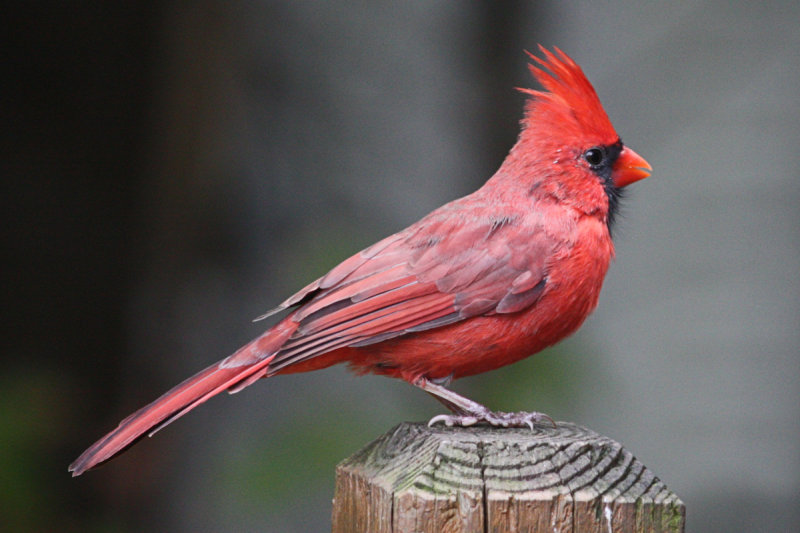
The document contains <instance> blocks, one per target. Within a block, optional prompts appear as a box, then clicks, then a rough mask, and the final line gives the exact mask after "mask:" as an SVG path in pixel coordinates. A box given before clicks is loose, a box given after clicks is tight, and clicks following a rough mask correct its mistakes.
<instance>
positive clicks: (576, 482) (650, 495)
mask: <svg viewBox="0 0 800 533" xmlns="http://www.w3.org/2000/svg"><path fill="white" fill-rule="evenodd" d="M684 514H685V509H684V505H683V502H681V500H680V499H679V498H678V497H677V496H676V495H675V494H674V493H672V492H671V491H670V490H669V489H667V487H666V485H665V484H664V483H663V482H662V481H661V480H660V479H659V478H657V477H656V476H655V475H654V474H653V473H652V472H650V471H649V470H648V469H647V468H646V467H645V466H644V465H643V464H642V463H641V462H639V461H638V460H637V459H636V458H635V457H634V456H633V455H632V454H631V453H630V452H629V451H627V450H626V449H625V448H623V447H622V445H621V444H619V443H618V442H616V441H613V440H611V439H609V438H607V437H604V436H602V435H599V434H597V433H595V432H593V431H591V430H589V429H586V428H584V427H581V426H578V425H575V424H572V423H570V422H558V427H556V428H553V427H545V426H541V427H540V426H537V428H536V430H535V431H531V430H530V429H527V428H523V429H498V428H492V427H486V426H476V427H472V428H466V429H465V428H448V427H442V426H435V427H428V426H427V425H425V424H421V423H403V424H400V425H399V426H397V427H395V428H394V429H392V430H391V431H389V432H388V433H386V434H385V435H383V436H382V437H380V438H378V439H376V440H375V441H373V442H372V443H370V444H368V445H367V446H366V447H365V448H363V449H362V450H361V451H359V452H357V453H356V454H354V455H353V456H351V457H350V458H348V459H346V460H345V461H343V462H342V463H340V464H339V466H338V467H337V480H336V497H335V503H334V511H333V531H334V532H339V531H341V532H344V531H348V532H352V531H381V532H393V533H396V532H401V531H403V532H405V531H414V532H417V531H419V532H423V531H437V532H439V531H493V532H494V531H497V532H500V531H556V532H559V531H603V532H616V531H637V532H638V531H652V532H657V531H676V532H677V531H683V522H684Z"/></svg>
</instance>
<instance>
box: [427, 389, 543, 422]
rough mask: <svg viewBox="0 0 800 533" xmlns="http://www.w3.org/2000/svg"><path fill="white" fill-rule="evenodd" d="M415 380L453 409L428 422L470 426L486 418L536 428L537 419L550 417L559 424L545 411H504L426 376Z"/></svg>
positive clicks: (538, 420)
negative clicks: (450, 412)
mask: <svg viewBox="0 0 800 533" xmlns="http://www.w3.org/2000/svg"><path fill="white" fill-rule="evenodd" d="M449 381H450V379H446V380H444V382H445V383H449ZM413 384H414V385H415V386H417V387H419V388H420V389H422V390H424V391H425V392H427V393H428V394H430V395H431V396H433V397H434V398H436V399H437V400H439V401H440V402H441V403H442V404H443V405H444V406H445V407H447V408H448V409H450V411H452V412H453V414H452V415H438V416H434V417H433V418H431V419H430V421H429V422H428V425H429V426H432V425H434V424H436V423H438V422H443V423H444V424H445V425H447V426H462V427H467V426H472V425H474V424H477V423H478V422H486V423H487V424H489V425H491V426H495V427H506V428H507V427H524V426H528V427H529V428H531V429H533V425H534V424H535V423H537V422H542V421H544V420H547V421H548V422H550V423H551V424H553V427H556V423H555V421H554V420H553V419H552V418H550V417H549V416H548V415H546V414H544V413H536V412H532V413H527V412H524V411H521V412H518V413H504V412H501V411H497V412H495V411H490V410H489V409H488V408H487V407H485V406H483V405H481V404H479V403H478V402H474V401H472V400H470V399H469V398H466V397H464V396H461V395H460V394H456V393H455V392H453V391H451V390H450V389H448V388H447V387H445V386H444V385H441V384H440V383H437V382H435V381H432V380H429V379H427V378H424V377H420V378H418V379H417V380H416V381H414V383H413Z"/></svg>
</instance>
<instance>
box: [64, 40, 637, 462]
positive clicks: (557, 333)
mask: <svg viewBox="0 0 800 533" xmlns="http://www.w3.org/2000/svg"><path fill="white" fill-rule="evenodd" d="M539 49H540V50H541V52H542V54H543V56H544V59H541V58H539V57H536V56H534V55H532V54H530V53H529V54H528V55H529V56H530V57H531V59H532V60H533V61H534V62H535V63H537V64H538V65H539V66H536V65H535V64H531V65H529V69H530V71H531V73H532V74H533V76H534V77H535V78H536V79H537V80H538V81H539V83H540V84H541V85H542V86H543V87H544V88H545V89H546V91H534V90H530V89H520V90H521V91H522V92H524V93H526V94H528V95H529V99H528V101H527V103H526V107H525V116H524V119H523V120H522V131H521V133H520V135H519V138H518V140H517V142H516V144H515V145H514V146H513V147H512V148H511V151H510V152H509V154H508V156H507V157H506V159H505V161H503V164H502V165H501V166H500V169H499V170H498V171H497V172H496V173H495V174H494V176H492V177H491V178H490V179H489V180H488V181H487V182H486V183H485V184H484V185H483V187H481V188H480V189H478V190H477V191H475V192H474V193H472V194H470V195H468V196H465V197H463V198H460V199H458V200H454V201H452V202H450V203H448V204H446V205H444V206H442V207H440V208H439V209H436V210H435V211H433V212H432V213H430V214H429V215H427V216H426V217H424V218H423V219H422V220H420V221H418V222H416V223H415V224H412V225H411V226H409V227H408V228H406V229H404V230H402V231H400V232H398V233H395V234H394V235H391V236H390V237H387V238H385V239H383V240H382V241H380V242H378V243H376V244H374V245H372V246H370V247H369V248H366V249H365V250H362V251H361V252H359V253H357V254H355V255H354V256H352V257H350V258H349V259H346V260H345V261H344V262H342V263H341V264H339V265H338V266H336V267H335V268H334V269H333V270H331V271H330V272H328V273H327V274H326V275H324V276H322V277H321V278H320V279H318V280H316V281H313V282H312V283H310V284H309V285H308V286H306V287H305V288H304V289H302V290H301V291H300V292H298V293H297V294H295V295H294V296H292V297H290V298H289V299H287V300H286V301H284V302H283V303H282V304H280V305H279V306H278V307H277V308H276V309H274V310H272V311H270V312H269V313H267V315H265V316H268V315H271V314H273V313H277V312H280V311H284V310H288V314H287V315H286V317H285V318H283V319H282V320H281V321H280V322H278V323H277V324H276V325H275V326H274V327H272V328H270V329H268V330H267V331H265V332H264V333H263V334H262V335H260V336H259V337H257V338H256V339H255V340H253V341H252V342H250V343H249V344H246V345H245V346H243V347H242V348H240V349H239V350H238V351H237V352H236V353H234V354H233V355H231V356H229V357H227V358H225V359H223V360H222V361H220V362H219V363H217V364H214V365H213V366H211V367H209V368H206V369H205V370H203V371H201V372H200V373H198V374H196V375H195V376H193V377H191V378H189V379H187V380H186V381H184V382H183V383H181V384H180V385H178V386H176V387H175V388H173V389H172V390H170V391H169V392H167V393H166V394H164V395H163V396H161V397H160V398H159V399H157V400H156V401H154V402H153V403H151V404H149V405H147V406H145V407H143V408H142V409H140V410H138V411H136V412H135V413H133V414H132V415H130V416H129V417H128V418H126V419H125V420H123V421H122V422H121V423H120V424H119V426H118V427H117V428H116V429H115V430H114V431H112V432H111V433H109V434H108V435H106V436H105V437H103V438H102V439H100V440H99V441H97V442H96V443H95V444H93V445H92V446H91V447H90V448H89V449H87V450H86V451H85V452H83V454H82V455H81V456H80V457H78V459H77V460H76V461H75V462H74V463H72V464H71V465H70V467H69V470H70V471H71V472H72V473H73V475H74V476H77V475H80V474H82V473H83V472H85V471H86V470H89V469H91V468H94V467H95V466H97V465H99V464H101V463H103V462H105V461H108V460H109V459H111V458H112V457H114V456H115V455H117V454H119V453H120V452H122V451H123V450H125V449H126V448H127V447H128V446H130V445H132V444H133V443H134V442H136V441H137V440H138V439H139V438H141V437H142V436H144V435H145V434H150V435H152V434H153V433H154V432H155V431H157V430H159V429H161V428H162V427H164V426H166V425H167V424H169V423H170V422H172V421H173V420H175V419H177V418H179V417H181V416H183V415H184V414H186V413H187V412H189V411H191V410H192V409H194V408H195V407H197V406H198V405H200V404H201V403H203V402H205V401H206V400H208V399H209V398H211V397H212V396H215V395H217V394H219V393H220V392H222V391H228V392H231V393H233V392H238V391H240V390H242V389H243V388H245V387H247V386H248V385H251V384H253V383H255V382H256V381H257V380H259V379H261V378H268V377H272V376H275V375H278V374H289V373H293V372H307V371H309V370H317V369H320V368H325V367H328V366H331V365H334V364H336V363H343V362H346V363H348V364H349V365H350V367H351V368H352V369H353V370H354V371H355V372H358V373H367V372H373V373H376V374H382V375H386V376H392V377H396V378H401V379H403V380H405V381H407V382H408V383H410V384H412V385H415V386H417V387H419V388H421V389H422V390H424V391H426V392H428V393H430V394H431V395H433V396H434V397H435V398H437V399H438V400H439V401H441V402H442V403H443V404H444V405H445V406H446V407H447V408H449V409H450V410H451V411H452V412H453V414H452V415H439V416H437V417H434V418H433V419H432V420H431V423H434V422H444V423H446V424H449V425H452V424H456V425H462V426H466V425H470V424H474V423H477V422H486V423H489V424H492V425H496V426H521V425H529V426H531V427H533V423H534V422H536V421H539V420H542V419H545V418H549V417H547V416H546V415H543V414H541V413H503V412H492V411H490V410H489V409H487V408H486V407H484V406H483V405H481V404H478V403H476V402H473V401H472V400H469V399H468V398H465V397H463V396H460V395H458V394H456V393H454V392H452V391H451V390H449V389H447V388H446V385H447V384H448V383H449V381H450V380H451V379H454V378H460V377H462V376H469V375H473V374H478V373H481V372H486V371H488V370H492V369H495V368H498V367H501V366H503V365H508V364H510V363H513V362H515V361H518V360H520V359H522V358H524V357H528V356H529V355H532V354H534V353H536V352H538V351H540V350H542V349H543V348H545V347H547V346H550V345H552V344H554V343H556V342H558V341H559V340H561V339H563V338H564V337H566V336H567V335H570V334H571V333H572V332H574V331H575V330H576V329H577V328H578V327H579V326H580V325H581V323H582V322H583V321H584V319H585V318H586V317H587V316H588V315H589V313H590V312H591V311H592V310H593V309H594V308H595V306H596V305H597V300H598V297H599V294H600V288H601V286H602V284H603V278H604V277H605V274H606V270H607V269H608V265H609V262H610V261H611V258H612V257H613V256H614V245H613V243H612V241H611V226H612V224H613V222H614V214H615V212H616V210H617V206H618V202H619V199H620V196H621V190H622V188H623V187H625V186H627V185H629V184H631V183H633V182H635V181H638V180H640V179H643V178H645V177H647V176H648V175H649V174H650V171H651V170H652V168H651V167H650V165H648V163H647V162H646V161H645V160H644V159H643V158H642V157H641V156H639V155H638V154H636V153H635V152H634V151H633V150H631V149H630V148H628V147H626V146H624V145H623V144H622V141H621V140H620V138H619V135H617V133H616V132H615V131H614V127H613V126H612V125H611V122H610V121H609V119H608V116H607V115H606V113H605V111H604V110H603V107H602V105H601V104H600V100H599V99H598V97H597V94H596V93H595V91H594V88H593V87H592V85H591V84H590V83H589V81H588V80H587V79H586V77H585V75H584V74H583V71H582V70H581V68H580V67H579V66H578V65H577V64H576V63H575V62H574V61H573V60H572V59H570V58H569V57H568V56H567V55H566V54H565V53H563V52H562V51H561V50H559V49H558V48H555V53H551V52H549V51H548V50H546V49H545V48H544V47H542V46H540V47H539ZM539 67H544V68H545V69H547V70H543V69H542V68H539ZM548 71H549V72H548Z"/></svg>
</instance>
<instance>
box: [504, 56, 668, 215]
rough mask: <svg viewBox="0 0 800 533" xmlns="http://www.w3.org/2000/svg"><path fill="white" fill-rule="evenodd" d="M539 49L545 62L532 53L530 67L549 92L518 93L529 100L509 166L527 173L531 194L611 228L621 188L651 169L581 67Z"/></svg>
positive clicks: (531, 91)
mask: <svg viewBox="0 0 800 533" xmlns="http://www.w3.org/2000/svg"><path fill="white" fill-rule="evenodd" d="M539 50H540V51H541V52H542V54H543V55H544V58H539V57H537V56H534V55H533V54H530V53H529V54H528V55H529V56H530V57H531V59H532V60H533V61H534V62H535V64H532V65H529V69H530V71H531V73H532V74H533V75H534V77H535V78H536V79H537V80H538V81H539V83H540V84H541V85H542V87H544V89H545V90H544V91H537V90H532V89H519V90H520V91H522V92H523V93H525V94H528V95H530V96H531V98H530V99H529V100H528V102H527V104H526V107H525V117H524V118H523V120H522V131H521V133H520V136H519V140H518V141H517V144H516V145H515V146H514V148H513V149H512V151H511V153H510V154H509V160H507V163H508V164H511V165H517V166H518V168H517V169H515V170H516V173H519V172H520V170H522V169H525V170H526V171H527V172H526V174H527V175H528V176H529V179H530V180H532V183H531V184H530V191H531V193H532V194H536V195H538V196H552V197H555V199H556V200H558V201H559V202H562V203H567V204H570V205H573V206H575V207H577V208H579V209H582V210H584V211H585V212H587V213H588V214H596V215H597V216H600V217H601V218H604V219H605V220H606V222H607V223H608V225H609V227H610V226H611V224H612V223H613V220H614V215H615V212H616V210H617V205H618V201H619V198H620V197H621V195H622V188H623V187H625V186H627V185H630V184H631V183H633V182H635V181H639V180H641V179H643V178H646V177H647V176H649V175H650V171H651V170H652V167H650V165H649V164H648V163H647V161H645V160H644V159H643V158H642V157H641V156H640V155H639V154H637V153H636V152H634V151H633V150H631V149H630V148H628V147H627V146H625V145H624V144H623V143H622V140H621V139H620V137H619V135H618V134H617V132H616V131H615V130H614V126H613V125H612V124H611V121H610V120H609V118H608V115H606V112H605V110H604V109H603V106H602V104H601V103H600V99H599V98H598V97H597V93H595V90H594V88H593V87H592V84H591V83H589V80H588V79H586V76H585V75H584V73H583V71H582V70H581V68H580V67H579V66H578V65H577V64H576V63H575V62H574V61H573V60H572V59H571V58H570V57H569V56H567V55H566V54H565V53H564V52H562V51H561V50H559V49H558V48H555V53H552V52H550V51H548V50H546V49H545V48H544V47H542V46H539ZM540 67H541V68H540ZM545 69H546V70H545Z"/></svg>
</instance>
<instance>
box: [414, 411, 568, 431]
mask: <svg viewBox="0 0 800 533" xmlns="http://www.w3.org/2000/svg"><path fill="white" fill-rule="evenodd" d="M544 421H547V422H549V423H550V424H553V427H557V426H556V422H555V420H553V419H552V418H551V417H550V416H549V415H546V414H544V413H537V412H530V413H528V412H525V411H519V412H516V413H504V412H502V411H489V410H488V409H486V410H485V411H480V412H475V413H466V414H453V415H437V416H434V417H433V418H431V419H430V420H429V421H428V426H433V425H434V424H438V423H440V422H441V423H443V424H444V425H446V426H459V427H469V426H473V425H475V424H478V423H481V422H483V423H486V424H489V425H490V426H493V427H502V428H521V427H526V426H527V427H529V428H531V430H533V429H534V425H535V424H538V423H540V422H544Z"/></svg>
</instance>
